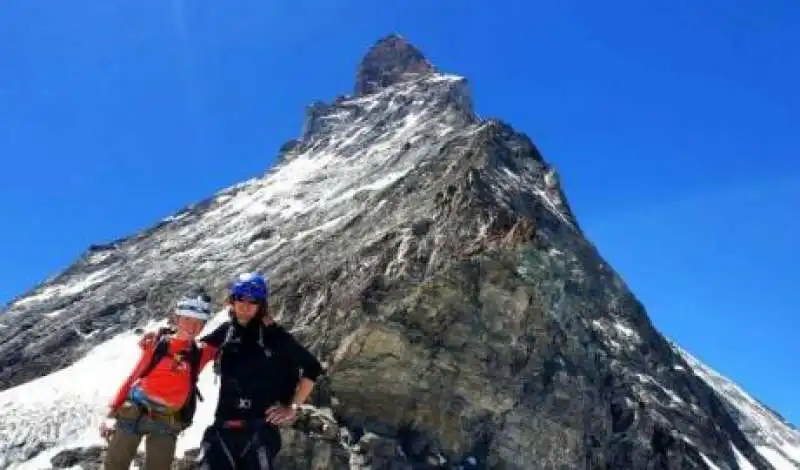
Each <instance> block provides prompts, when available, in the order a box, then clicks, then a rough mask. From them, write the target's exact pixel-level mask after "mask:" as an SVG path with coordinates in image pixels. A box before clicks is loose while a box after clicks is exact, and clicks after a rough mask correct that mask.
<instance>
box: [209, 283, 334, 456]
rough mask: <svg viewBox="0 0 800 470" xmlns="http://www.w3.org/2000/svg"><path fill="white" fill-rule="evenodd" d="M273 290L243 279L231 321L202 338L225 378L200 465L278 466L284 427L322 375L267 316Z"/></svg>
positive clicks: (234, 293) (232, 299) (234, 289)
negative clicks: (276, 464)
mask: <svg viewBox="0 0 800 470" xmlns="http://www.w3.org/2000/svg"><path fill="white" fill-rule="evenodd" d="M268 300H269V289H268V287H267V283H266V281H265V279H264V278H263V277H262V276H261V275H259V274H243V275H241V276H239V278H238V279H237V280H236V281H235V282H234V283H233V285H232V286H231V289H230V295H229V296H228V299H227V301H228V304H229V308H230V319H229V320H228V321H226V322H225V323H223V324H222V325H220V326H219V327H218V328H217V329H216V330H214V331H213V332H211V333H210V334H208V335H207V336H205V337H203V338H202V339H201V341H202V342H203V343H204V345H207V346H209V347H211V348H213V349H216V350H218V351H217V353H216V360H215V364H214V365H215V370H216V372H217V373H218V374H219V375H220V389H219V401H218V403H217V408H216V412H215V420H214V422H213V424H212V425H210V426H209V427H208V428H207V429H206V430H205V433H204V435H203V439H202V445H201V457H200V460H201V462H200V467H201V468H207V469H210V470H223V469H225V470H236V469H248V470H249V469H261V470H271V469H273V462H274V459H275V456H276V455H277V454H278V452H279V451H280V448H281V437H280V432H279V430H278V426H279V425H280V424H281V423H284V422H287V421H291V420H293V419H294V418H295V417H296V411H297V407H298V406H299V405H301V404H303V403H304V402H305V401H306V399H307V398H308V396H309V394H310V393H311V391H312V389H313V387H314V381H315V380H316V379H317V377H318V376H319V375H320V373H321V372H322V366H321V365H320V363H319V362H318V361H317V359H316V358H315V357H314V356H313V355H312V354H311V353H310V352H309V351H308V350H307V349H306V348H304V347H303V346H301V345H300V344H299V343H298V342H297V341H296V340H295V338H294V337H293V336H292V335H291V334H290V333H289V332H288V331H286V330H285V329H284V328H283V327H281V326H280V325H278V324H277V323H276V322H275V321H274V320H273V319H272V317H271V316H270V314H269V307H268Z"/></svg>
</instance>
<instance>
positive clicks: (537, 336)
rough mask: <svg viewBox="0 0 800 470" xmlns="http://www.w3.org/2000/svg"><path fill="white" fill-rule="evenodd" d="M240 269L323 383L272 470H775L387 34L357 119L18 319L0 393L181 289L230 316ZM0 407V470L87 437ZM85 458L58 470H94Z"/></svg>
mask: <svg viewBox="0 0 800 470" xmlns="http://www.w3.org/2000/svg"><path fill="white" fill-rule="evenodd" d="M254 269H257V270H261V271H263V272H266V273H268V274H269V276H270V277H271V279H272V281H271V283H272V286H273V290H274V298H273V300H272V303H273V309H274V310H275V311H277V312H278V318H279V320H280V321H281V322H283V323H285V324H287V325H290V326H291V327H292V328H293V329H294V331H295V332H296V334H297V335H298V337H300V338H301V340H302V341H303V342H304V343H305V344H307V345H308V346H309V347H310V348H311V349H312V350H313V351H314V352H315V353H317V354H318V355H319V356H320V358H321V359H323V360H324V361H325V363H326V365H327V366H328V375H327V376H326V378H325V379H324V380H323V381H322V383H320V385H319V387H318V388H317V390H316V392H315V394H314V397H313V404H314V407H313V408H309V410H310V411H309V416H308V417H307V418H304V419H302V420H300V422H299V423H298V424H297V425H296V427H297V428H298V429H297V430H287V431H286V433H285V445H284V451H283V452H282V456H281V467H280V468H296V469H311V468H350V469H357V468H359V469H366V468H371V469H378V468H387V469H388V468H392V469H394V468H396V469H411V468H462V469H466V468H493V469H508V470H511V469H532V468H553V469H556V468H558V469H561V468H564V469H568V468H569V469H574V468H587V469H608V468H613V469H617V468H636V469H679V468H680V469H684V468H685V469H692V468H696V469H708V468H714V467H712V465H714V466H716V467H718V468H731V469H735V468H744V467H741V465H743V464H742V462H743V461H744V460H746V461H747V462H749V464H750V465H752V466H753V467H754V468H758V469H769V468H772V466H771V465H770V464H769V462H768V461H767V460H766V459H765V458H764V457H763V456H762V454H760V453H759V452H758V451H757V450H756V448H755V447H754V445H753V443H752V441H751V440H750V439H749V438H748V436H747V435H746V434H745V433H744V432H743V431H742V427H741V416H737V415H736V414H735V413H733V412H732V409H731V407H730V406H727V405H726V403H725V402H724V400H723V399H722V398H721V397H720V395H719V394H718V393H716V392H715V391H714V389H713V388H712V387H710V386H709V384H708V383H707V382H706V381H704V380H703V379H702V378H700V377H698V376H697V375H696V374H695V373H693V369H692V367H691V365H690V364H689V363H687V361H686V359H685V357H684V356H682V355H681V354H680V353H678V352H676V351H675V350H674V349H673V347H672V346H671V345H670V344H669V342H668V341H666V340H665V339H664V338H663V337H662V336H661V335H660V334H659V333H658V331H656V330H655V328H654V327H653V326H652V324H651V323H650V321H649V319H648V317H647V314H646V312H645V309H644V307H643V306H642V305H641V304H640V303H639V302H638V301H637V300H636V298H635V297H634V295H633V294H632V293H631V292H630V290H629V289H628V287H627V286H626V285H625V283H624V282H623V280H622V279H621V278H620V277H619V276H618V275H617V274H616V273H615V272H614V270H613V268H611V267H610V266H609V265H608V264H607V263H606V262H605V261H604V260H603V259H602V257H601V256H600V254H599V253H598V252H597V250H596V249H595V247H594V246H592V244H591V243H590V242H589V241H587V239H586V237H585V236H584V234H583V233H582V231H581V229H580V227H579V224H578V222H577V220H576V218H575V216H574V214H573V213H572V211H571V210H570V208H569V204H568V203H567V200H566V196H565V194H564V192H563V190H562V188H561V184H560V182H559V178H558V175H557V172H556V171H555V170H554V168H553V167H551V166H550V165H549V164H548V163H547V162H545V160H544V159H543V157H542V155H541V154H540V153H539V151H538V150H537V148H536V146H535V145H534V144H533V142H532V141H531V140H530V139H529V138H528V137H527V136H525V135H524V134H521V133H519V132H517V131H515V130H514V129H513V128H512V127H511V126H510V125H508V124H506V123H504V122H502V121H500V120H496V119H490V120H482V119H479V118H478V117H477V116H476V114H475V113H474V111H473V106H472V100H471V97H470V92H469V88H468V86H467V81H466V79H464V78H463V77H459V76H456V75H451V74H445V73H441V72H439V71H437V70H436V69H435V68H434V67H433V66H432V65H431V64H430V63H429V62H428V61H427V59H425V58H424V56H422V54H421V53H420V52H419V51H418V50H417V49H416V48H414V47H413V45H411V44H410V43H408V41H406V40H405V39H404V38H402V37H400V36H397V35H392V36H389V37H387V38H384V39H383V40H381V41H379V42H378V43H376V44H375V45H374V46H373V47H372V48H371V49H370V51H369V52H368V53H367V54H366V56H365V58H364V60H363V61H362V63H361V65H360V66H359V71H358V74H357V80H356V86H355V94H354V95H353V96H345V97H340V98H338V99H336V100H335V101H334V102H333V103H329V104H326V103H314V104H312V106H310V107H309V109H308V110H307V113H306V123H305V125H304V127H303V130H302V133H301V136H300V137H299V138H298V139H295V140H292V141H290V142H289V143H287V144H286V145H284V146H283V147H282V149H281V156H280V163H279V164H277V165H276V166H275V167H274V168H272V169H271V170H270V171H269V172H268V173H267V174H266V175H264V176H263V177H259V178H253V179H251V180H249V181H246V182H244V183H242V184H239V185H236V186H234V187H231V188H228V189H225V190H223V191H221V192H219V193H217V194H215V195H214V196H212V197H210V198H208V199H207V200H205V201H202V202H200V203H198V204H195V205H192V206H189V207H187V208H186V209H185V210H182V211H180V212H178V213H177V214H175V215H173V216H171V217H168V218H166V219H164V220H162V221H161V222H160V223H158V224H157V225H155V226H154V227H152V228H151V229H149V230H146V231H144V232H142V233H139V234H136V235H134V236H131V237H128V238H124V239H120V240H117V241H115V242H112V243H109V244H105V245H98V246H93V247H91V248H90V249H89V250H88V251H87V253H86V254H85V255H84V256H83V257H82V258H81V259H80V260H78V261H77V262H76V263H75V264H74V265H73V266H71V267H70V268H69V269H67V270H66V271H64V272H63V273H60V274H59V275H58V276H55V277H54V278H52V279H49V280H48V281H47V282H45V283H43V284H42V285H41V286H39V287H38V288H37V289H35V290H33V291H32V292H29V293H26V294H25V295H24V296H21V297H20V298H18V299H15V301H14V302H12V303H11V304H10V305H9V306H8V309H7V311H6V312H5V313H4V314H3V315H2V316H0V390H7V389H12V388H13V387H15V386H19V385H22V384H25V383H26V382H29V381H32V380H34V379H37V378H39V377H42V376H45V375H47V374H50V373H52V372H55V371H58V370H60V369H62V368H64V367H66V366H68V365H70V364H73V363H76V361H79V359H81V358H82V357H83V356H84V355H86V353H87V352H90V351H93V350H94V349H95V348H96V347H97V346H98V345H102V344H105V343H107V342H108V341H110V340H113V339H114V338H117V337H118V336H119V335H121V334H124V333H126V332H129V331H130V330H131V329H133V328H136V327H142V326H144V325H145V324H147V322H149V321H151V320H153V319H158V318H160V317H163V315H164V312H166V311H167V310H168V308H169V305H170V302H171V301H172V299H173V298H174V295H175V294H176V293H179V292H181V291H182V289H185V288H187V286H190V285H196V284H199V283H202V284H206V285H208V286H209V287H210V288H211V290H212V291H214V292H216V293H220V294H221V292H222V289H223V287H224V283H225V282H226V280H227V279H229V278H230V277H231V276H232V275H233V274H234V273H237V272H240V271H243V270H254ZM56 325H58V327H57V328H55V326H56ZM2 397H3V395H2V393H0V409H2V410H3V413H4V420H5V417H6V416H12V415H13V416H16V417H17V418H15V419H14V420H8V421H7V422H8V423H11V424H8V425H6V423H0V436H5V437H7V439H6V440H5V442H7V443H10V444H6V445H5V447H4V445H3V444H0V455H4V456H5V458H6V461H7V462H9V461H14V460H27V459H30V458H32V457H34V456H35V455H37V454H39V453H42V452H44V451H45V450H46V449H50V448H54V446H55V445H56V444H57V443H59V442H62V441H63V440H64V439H65V437H64V436H65V435H67V434H68V433H69V432H76V431H75V429H78V428H80V427H81V426H83V427H85V426H88V424H89V423H88V421H80V420H78V421H75V422H74V423H72V424H70V425H69V426H67V425H63V426H59V427H58V429H57V430H55V431H53V432H52V433H51V435H46V436H45V437H41V436H37V435H34V433H31V434H27V435H26V438H25V439H24V440H23V441H22V442H20V440H19V439H17V440H14V436H17V435H18V434H15V433H18V432H19V430H20V429H22V428H23V427H26V426H27V427H28V428H33V429H35V427H36V423H35V422H33V421H31V420H28V421H26V418H25V417H26V413H28V411H27V410H26V408H25V406H26V405H24V404H19V403H17V402H13V401H8V402H5V403H4V402H3V398H2ZM84 405H86V406H90V404H84ZM52 406H53V408H52V409H51V410H45V412H49V413H51V414H52V415H58V413H60V412H61V410H62V408H59V407H63V406H67V405H65V404H63V403H60V404H59V403H56V404H53V405H52ZM92 406H94V405H92ZM96 406H97V407H98V409H100V408H99V407H100V406H101V405H99V404H98V405H96ZM737 420H738V421H737ZM70 426H72V427H73V428H75V429H73V428H70ZM68 428H69V429H68ZM3 433H5V434H3ZM310 436H313V437H310ZM20 449H23V450H20ZM98 452H100V451H99V450H98V449H94V450H93V448H92V447H88V448H86V449H83V450H81V449H76V448H73V449H71V450H66V451H62V452H60V453H59V454H57V455H56V456H54V457H53V459H54V460H51V461H50V463H51V465H53V466H54V467H57V468H64V467H62V465H67V463H68V464H69V465H75V463H76V462H84V463H85V465H86V468H92V467H91V464H89V463H86V462H90V461H96V460H97V458H98V457H97V456H98ZM189 455H191V454H189ZM9 456H11V457H9ZM743 459H744V460H743ZM190 460H191V459H188V460H183V461H182V462H181V463H180V465H183V467H182V468H191V467H192V465H193V464H192V463H191V461H190ZM65 462H66V463H65ZM7 465H11V464H10V463H7ZM2 467H3V465H2V464H1V463H0V468H2Z"/></svg>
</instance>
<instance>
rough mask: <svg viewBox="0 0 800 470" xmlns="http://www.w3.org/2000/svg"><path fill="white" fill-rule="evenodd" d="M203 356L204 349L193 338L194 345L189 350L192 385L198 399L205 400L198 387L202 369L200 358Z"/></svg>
mask: <svg viewBox="0 0 800 470" xmlns="http://www.w3.org/2000/svg"><path fill="white" fill-rule="evenodd" d="M202 357H203V351H202V350H201V349H200V348H199V347H197V343H195V342H194V340H192V346H191V349H190V350H189V370H190V374H191V386H192V389H193V391H194V393H196V394H197V399H198V400H200V401H203V395H202V394H201V393H200V390H199V389H198V388H197V379H198V376H199V375H200V374H199V369H200V360H201V359H202Z"/></svg>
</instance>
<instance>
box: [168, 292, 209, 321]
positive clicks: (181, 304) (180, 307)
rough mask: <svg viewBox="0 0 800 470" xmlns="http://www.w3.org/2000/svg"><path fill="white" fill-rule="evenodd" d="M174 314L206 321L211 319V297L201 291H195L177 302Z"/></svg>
mask: <svg viewBox="0 0 800 470" xmlns="http://www.w3.org/2000/svg"><path fill="white" fill-rule="evenodd" d="M175 314H176V315H178V316H181V317H190V318H196V319H198V320H203V321H208V319H209V318H211V297H209V296H208V294H206V293H205V291H204V290H202V289H198V290H195V291H193V292H191V293H189V294H187V295H185V296H183V297H181V298H180V299H179V300H178V304H177V305H176V306H175Z"/></svg>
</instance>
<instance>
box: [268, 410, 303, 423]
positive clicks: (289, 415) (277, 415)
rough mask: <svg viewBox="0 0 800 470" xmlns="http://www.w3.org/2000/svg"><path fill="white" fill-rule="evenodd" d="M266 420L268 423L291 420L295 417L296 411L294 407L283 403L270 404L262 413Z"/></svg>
mask: <svg viewBox="0 0 800 470" xmlns="http://www.w3.org/2000/svg"><path fill="white" fill-rule="evenodd" d="M264 416H265V418H266V421H267V422H268V423H270V424H275V425H279V424H283V423H286V422H288V421H292V420H293V419H295V418H296V417H297V412H296V411H295V410H294V408H292V407H289V406H283V405H275V406H271V407H270V408H269V409H268V410H267V412H266V413H264Z"/></svg>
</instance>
